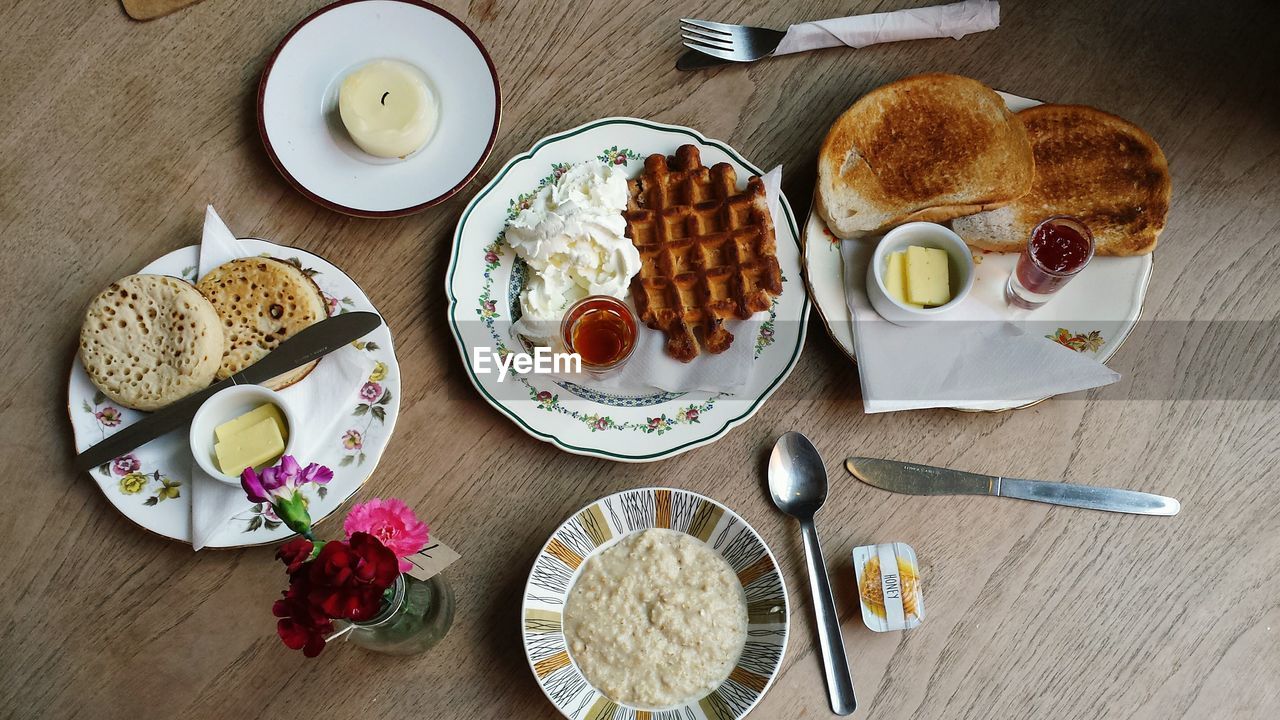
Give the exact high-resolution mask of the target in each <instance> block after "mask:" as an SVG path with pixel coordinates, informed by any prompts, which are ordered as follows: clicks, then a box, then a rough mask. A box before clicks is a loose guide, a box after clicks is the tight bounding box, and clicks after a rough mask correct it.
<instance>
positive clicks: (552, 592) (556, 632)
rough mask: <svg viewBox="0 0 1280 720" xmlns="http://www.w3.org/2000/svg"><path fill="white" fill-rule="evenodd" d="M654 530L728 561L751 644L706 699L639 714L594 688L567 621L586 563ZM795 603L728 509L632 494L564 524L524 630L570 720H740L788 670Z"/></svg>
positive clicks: (532, 659)
mask: <svg viewBox="0 0 1280 720" xmlns="http://www.w3.org/2000/svg"><path fill="white" fill-rule="evenodd" d="M649 528H664V529H669V530H677V531H679V532H683V533H687V534H688V535H691V536H693V537H695V538H697V539H699V540H701V541H702V542H704V543H706V544H707V546H708V547H710V548H711V549H712V550H714V551H715V552H716V553H717V554H719V555H720V556H721V557H723V558H724V559H725V561H726V562H728V563H729V565H730V566H731V567H732V568H733V570H734V572H735V573H736V574H737V576H738V579H739V581H741V583H742V588H743V591H744V593H745V594H746V599H747V643H746V647H744V648H743V650H742V655H741V657H739V659H738V662H737V665H736V667H735V668H734V669H733V671H732V672H730V673H729V677H728V678H726V679H725V680H724V681H723V682H722V683H721V684H720V686H719V687H718V688H716V689H715V690H713V691H712V692H711V693H710V694H708V695H707V696H706V697H702V698H698V699H697V700H696V701H693V702H690V703H689V704H687V705H683V706H680V707H675V708H665V709H661V710H656V711H655V710H653V709H650V708H634V707H629V706H627V705H623V704H620V703H617V702H614V701H613V700H610V699H609V698H607V697H605V696H604V695H603V694H602V693H600V691H598V690H596V689H595V688H593V687H592V686H591V684H590V683H589V682H587V679H586V677H584V676H583V674H582V671H581V670H580V669H579V668H578V665H577V663H576V662H575V661H574V659H573V655H572V654H571V653H570V651H569V647H568V643H567V642H566V640H565V636H564V624H563V622H562V615H563V611H564V607H565V604H566V602H567V601H568V598H569V590H570V589H571V588H572V587H573V583H574V582H575V581H576V580H577V577H578V574H579V573H580V572H581V570H582V567H583V566H584V565H585V564H586V561H587V560H588V559H589V558H591V557H593V556H594V555H596V554H598V553H601V552H603V551H604V550H605V549H607V548H609V547H610V546H611V545H613V544H614V543H616V542H618V541H619V540H621V539H622V538H624V537H626V536H627V535H630V534H632V533H635V532H639V531H641V530H646V529H649ZM789 607H790V606H789V604H788V598H787V588H786V583H785V582H784V581H783V579H782V574H781V572H779V570H778V562H777V560H776V559H775V558H774V557H773V553H772V552H770V551H769V548H768V546H767V545H765V542H764V540H763V539H762V538H761V537H760V534H759V533H757V532H756V531H755V529H754V528H752V527H751V526H750V525H748V524H747V522H746V521H745V520H743V519H742V518H741V517H738V515H737V514H736V513H734V512H733V511H732V510H730V509H729V508H727V507H725V506H724V505H721V504H720V503H718V502H716V501H715V500H712V499H711V498H708V497H704V496H702V495H699V494H697V493H692V492H688V491H687V490H675V489H671V488H641V489H638V490H625V491H623V492H620V493H615V494H613V495H610V496H608V497H605V498H602V499H600V500H597V501H596V502H594V503H591V504H590V505H588V506H586V507H585V508H583V509H582V510H579V511H578V512H577V513H574V515H573V516H572V517H570V518H569V519H568V520H566V521H565V522H564V524H563V525H561V526H560V527H559V528H557V529H556V531H555V532H554V533H553V534H552V535H551V537H550V539H548V540H547V543H546V544H545V545H543V546H542V549H541V550H539V551H538V556H537V558H536V559H535V560H534V562H533V569H532V570H531V571H530V572H529V581H528V583H527V584H526V585H525V591H524V599H523V601H522V603H521V608H520V631H521V636H522V637H523V638H524V651H525V657H526V658H527V659H528V660H529V667H530V669H531V670H533V675H534V677H535V678H536V679H537V681H538V686H539V687H540V688H542V692H544V693H546V696H547V698H548V699H549V700H551V702H552V704H554V705H555V706H556V709H557V710H559V711H560V712H561V713H563V714H564V716H565V717H569V718H592V719H593V720H634V719H635V718H637V717H644V716H643V715H639V714H638V713H646V714H647V716H648V717H651V718H654V719H655V720H658V719H660V718H661V719H668V720H677V719H678V720H704V719H705V720H738V719H739V718H742V717H744V716H745V715H746V714H747V713H749V712H750V711H751V709H752V708H753V707H755V706H756V704H757V703H759V702H760V698H762V697H763V696H764V694H765V692H766V691H768V689H769V686H770V685H772V684H773V681H774V679H776V678H777V676H778V671H779V669H780V668H781V667H782V658H783V655H784V654H785V653H786V650H787V632H788V630H789Z"/></svg>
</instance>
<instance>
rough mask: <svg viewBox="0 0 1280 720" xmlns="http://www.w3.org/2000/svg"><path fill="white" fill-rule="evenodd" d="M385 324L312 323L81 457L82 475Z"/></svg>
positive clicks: (364, 317) (350, 316)
mask: <svg viewBox="0 0 1280 720" xmlns="http://www.w3.org/2000/svg"><path fill="white" fill-rule="evenodd" d="M381 324H382V318H380V317H378V314H377V313H373V312H349V313H342V314H341V315H334V316H333V317H331V318H328V319H325V320H321V321H320V322H318V323H316V324H314V325H310V326H308V327H306V328H304V329H302V330H301V331H300V332H298V334H297V335H294V336H293V337H291V338H289V339H287V340H285V341H284V342H282V343H280V344H279V345H278V346H277V347H276V349H275V350H272V351H271V353H270V354H268V355H267V356H266V357H264V358H262V359H261V360H259V361H258V362H256V363H254V364H252V365H250V366H249V367H247V368H245V369H244V370H241V371H240V372H238V373H236V374H235V375H232V376H231V377H229V378H227V379H226V380H223V381H221V382H218V383H214V384H213V385H210V386H209V387H207V388H205V389H204V390H201V391H200V392H198V393H195V394H192V395H188V396H186V397H184V398H182V399H181V400H178V401H177V402H175V403H173V404H171V405H169V406H168V407H166V408H164V409H163V410H157V411H156V412H153V413H151V414H150V415H147V416H146V417H144V418H142V419H141V420H138V421H137V422H135V423H133V424H132V425H130V426H128V427H126V428H124V429H122V430H121V431H120V432H117V433H116V434H114V435H112V436H111V437H109V438H107V439H105V440H103V441H102V442H100V443H98V444H97V445H94V446H93V447H91V448H89V449H88V450H85V451H84V452H82V453H80V454H79V455H77V456H76V459H75V469H76V470H77V471H87V470H91V469H93V468H95V467H97V466H98V465H101V464H103V463H105V462H109V461H111V460H114V459H115V458H118V457H120V456H121V455H124V454H125V453H127V452H129V451H130V450H133V449H134V448H137V447H138V446H140V445H142V444H144V443H147V442H149V441H151V440H154V439H156V438H158V437H160V436H161V435H164V434H165V433H167V432H169V431H171V430H176V429H177V428H180V427H182V426H183V425H185V424H186V423H187V422H188V421H189V420H191V418H192V417H193V416H194V415H195V414H196V410H198V409H199V408H200V405H201V404H203V403H204V401H205V400H207V399H209V397H210V396H211V395H213V394H214V393H216V392H218V391H219V390H222V389H224V388H228V387H231V386H232V385H256V384H258V383H261V382H265V381H267V380H270V379H271V378H273V377H275V376H277V375H280V374H282V373H286V372H288V371H290V370H292V369H294V368H296V367H298V366H300V365H306V364H307V363H309V362H311V361H312V360H316V359H318V358H321V357H324V356H325V355H328V354H329V353H331V352H333V351H334V350H337V349H338V348H340V347H342V346H343V345H346V344H347V343H349V342H351V341H352V340H355V339H357V338H359V337H361V336H364V335H367V334H368V333H370V332H372V331H373V330H374V329H375V328H377V327H378V326H379V325H381Z"/></svg>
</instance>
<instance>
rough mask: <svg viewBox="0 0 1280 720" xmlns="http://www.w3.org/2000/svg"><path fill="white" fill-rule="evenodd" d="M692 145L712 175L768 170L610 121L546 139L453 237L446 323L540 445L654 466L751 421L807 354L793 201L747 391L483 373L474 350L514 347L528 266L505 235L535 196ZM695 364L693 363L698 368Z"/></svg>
mask: <svg viewBox="0 0 1280 720" xmlns="http://www.w3.org/2000/svg"><path fill="white" fill-rule="evenodd" d="M684 144H692V145H695V146H696V147H697V148H698V150H699V152H700V153H701V155H702V160H703V162H704V163H705V164H706V165H707V166H711V165H714V164H715V163H718V162H727V163H729V164H730V165H732V166H733V168H734V170H735V171H736V172H737V174H738V178H739V182H740V183H741V182H745V180H746V178H747V176H749V175H760V174H762V173H761V170H760V169H759V168H757V167H756V166H755V165H752V164H751V163H749V162H747V161H746V159H744V158H743V157H742V156H741V155H740V154H738V152H737V151H735V150H734V149H733V148H731V147H729V146H728V145H726V144H724V143H722V142H720V141H717V140H709V139H707V138H705V137H703V136H702V135H701V134H699V133H698V132H697V131H695V130H691V129H689V128H685V127H679V126H676V125H663V124H661V123H656V122H652V121H649V120H639V119H636V118H605V119H603V120H597V121H595V122H590V123H587V124H585V125H581V126H579V127H576V128H573V129H572V130H566V131H565V132H561V133H557V134H555V135H551V136H549V137H546V138H543V139H542V140H539V141H538V142H537V143H535V144H534V146H533V148H532V149H530V150H529V151H528V152H525V153H522V154H520V155H517V156H516V157H514V158H512V159H511V160H509V161H508V162H507V164H506V165H505V166H503V168H502V170H500V171H499V172H498V174H497V176H496V177H495V178H494V179H493V180H492V181H491V182H490V183H489V184H488V185H486V186H485V187H484V189H482V190H481V191H480V192H479V193H477V194H476V196H475V197H474V198H473V199H472V200H471V202H470V203H469V204H468V205H467V207H466V209H465V210H463V212H462V219H461V220H460V221H459V222H458V228H457V230H456V232H455V233H454V240H453V255H452V258H451V259H450V262H449V273H448V277H447V279H446V282H445V291H446V293H447V294H448V296H449V324H450V327H451V328H452V330H453V334H454V338H455V340H457V342H458V349H459V351H460V352H461V354H462V362H463V365H464V366H465V367H466V370H467V375H468V376H469V377H470V379H471V382H472V384H473V385H475V387H476V389H477V390H479V391H480V394H481V396H482V397H484V399H485V400H486V401H487V402H488V403H489V404H490V405H493V406H494V407H495V408H497V409H498V410H500V411H502V412H503V413H504V414H505V415H507V416H508V417H510V418H511V419H512V420H513V421H515V423H516V424H517V425H519V426H520V427H521V428H523V429H524V430H525V431H526V432H528V433H529V434H530V435H533V436H534V437H536V438H538V439H539V440H543V441H545V442H550V443H554V444H555V445H557V446H558V447H560V448H562V449H564V450H567V451H569V452H572V453H577V454H580V455H592V456H595V457H602V458H606V459H610V460H621V461H626V462H647V461H652V460H658V459H661V458H664V457H670V456H672V455H676V454H678V453H681V452H684V451H686V450H690V449H692V448H695V447H698V446H700V445H705V444H707V443H710V442H712V441H714V440H715V439H716V438H718V437H720V436H721V435H723V434H724V433H726V432H728V431H729V430H730V429H731V428H733V427H736V426H737V425H740V424H742V423H743V422H746V420H747V419H748V418H750V417H751V415H752V414H754V413H755V412H756V411H757V410H758V409H759V408H760V406H761V405H763V404H764V401H765V400H766V399H768V397H769V395H771V394H772V393H773V391H774V390H776V389H777V387H778V386H779V385H780V384H781V383H782V381H783V380H784V379H785V378H786V377H787V375H788V374H789V373H790V372H791V368H792V367H794V366H795V363H796V360H798V359H799V357H800V350H801V348H802V347H803V346H804V334H805V325H806V321H807V319H808V316H809V299H808V297H807V295H806V293H805V288H804V285H803V283H802V281H801V279H800V243H799V231H798V229H797V227H796V221H795V216H794V214H793V213H792V211H791V206H790V204H788V203H787V199H786V198H785V197H781V198H780V199H779V200H780V202H779V213H780V215H781V217H778V218H775V221H774V227H775V232H776V233H777V248H778V249H777V254H778V264H779V265H781V267H782V275H783V283H782V287H783V292H782V295H781V296H779V297H778V298H776V299H775V300H774V303H773V307H772V308H771V309H770V311H769V318H768V320H766V321H765V322H764V323H763V324H762V325H761V326H760V330H759V332H758V334H757V336H756V337H754V338H746V337H739V338H738V339H737V340H735V342H751V343H754V345H755V367H753V368H752V372H751V379H750V381H749V383H748V385H747V387H746V388H745V389H744V390H742V391H741V392H739V393H736V394H733V395H729V394H724V393H715V392H686V393H651V394H638V395H619V394H615V393H611V392H604V391H601V390H598V389H595V388H591V387H590V386H587V385H585V384H579V383H571V382H565V381H557V380H553V379H552V378H551V377H549V376H547V375H537V374H516V373H512V374H509V375H508V376H507V377H506V378H505V379H504V380H502V381H499V380H498V375H497V373H492V372H490V373H484V372H478V371H477V368H476V363H475V357H474V356H473V353H474V352H475V350H476V349H477V348H483V349H485V350H487V351H490V352H493V353H496V354H497V355H499V356H502V355H505V354H506V353H508V352H511V351H513V350H514V351H518V350H521V349H522V348H519V347H514V348H513V347H512V345H513V344H514V341H513V340H512V339H511V334H510V328H511V325H512V323H513V322H515V320H516V319H518V317H519V315H518V313H519V307H520V303H519V295H520V288H521V287H522V286H523V282H524V265H523V263H522V262H521V261H519V259H518V258H516V256H515V253H514V252H513V251H512V250H511V248H510V247H509V246H508V245H507V243H506V240H505V238H504V234H503V230H504V227H505V226H506V223H507V220H508V219H509V218H511V217H514V216H515V214H516V213H518V212H519V211H520V210H521V208H522V207H523V206H524V204H525V203H526V202H527V201H528V199H529V198H530V197H531V196H532V195H533V193H535V192H536V191H537V190H538V189H539V188H541V187H542V186H543V185H545V184H546V183H548V182H550V181H552V180H554V179H555V178H556V177H558V175H559V174H560V173H563V172H564V170H565V169H566V168H567V167H568V166H569V165H571V164H573V163H577V162H582V161H585V160H591V159H599V160H601V161H603V162H608V163H613V164H615V165H618V166H621V167H623V168H625V169H626V171H627V174H628V175H629V176H635V175H638V174H639V173H640V171H641V170H642V169H643V166H644V158H645V157H647V156H649V155H651V154H653V153H658V152H661V153H666V154H673V153H674V152H675V150H676V148H678V147H679V146H680V145H684ZM694 362H697V361H696V360H695V361H694Z"/></svg>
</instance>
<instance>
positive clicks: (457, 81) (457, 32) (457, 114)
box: [258, 0, 502, 218]
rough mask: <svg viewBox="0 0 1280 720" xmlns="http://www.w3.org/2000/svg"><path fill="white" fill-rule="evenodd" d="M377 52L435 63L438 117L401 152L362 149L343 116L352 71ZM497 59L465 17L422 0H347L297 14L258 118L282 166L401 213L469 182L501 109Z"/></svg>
mask: <svg viewBox="0 0 1280 720" xmlns="http://www.w3.org/2000/svg"><path fill="white" fill-rule="evenodd" d="M378 58H393V59H397V60H402V61H404V62H407V63H409V64H411V65H413V66H415V67H417V68H418V69H420V70H422V71H423V73H425V74H426V76H427V78H428V81H429V82H430V84H431V86H432V88H433V89H434V90H435V93H436V96H437V99H438V101H439V103H440V125H439V127H438V128H436V131H435V133H434V135H432V137H431V139H430V140H428V142H427V144H426V145H425V146H424V147H423V148H422V149H421V150H419V151H418V152H417V153H414V154H413V155H410V156H409V157H408V158H406V159H403V160H386V159H382V158H375V157H373V156H371V155H367V154H365V153H364V152H363V151H361V150H360V149H359V148H358V147H357V146H356V145H355V143H353V142H352V141H351V138H350V137H349V136H348V135H347V132H346V130H345V128H344V127H343V125H342V120H341V119H340V118H339V117H338V112H337V102H338V101H337V98H338V87H339V86H340V85H341V83H342V79H343V78H344V77H346V75H347V74H348V73H349V72H350V71H352V70H354V69H356V68H358V67H359V66H361V65H363V64H365V63H366V62H369V61H370V60H375V59H378ZM501 104H502V101H501V92H500V90H499V88H498V71H497V69H496V68H495V67H494V65H493V60H492V59H490V57H489V53H488V52H487V51H486V50H485V48H484V46H483V45H482V44H481V43H480V40H479V38H477V37H476V35H475V33H473V32H472V31H471V29H470V28H468V27H467V26H466V25H464V24H463V23H462V22H461V21H460V20H458V19H457V18H455V17H454V16H452V15H450V14H449V13H447V12H445V11H444V10H441V9H440V8H438V7H436V6H435V5H431V4H430V3H426V2H420V1H419V0H340V2H336V3H333V4H332V5H327V6H325V7H323V8H321V9H319V10H317V11H316V12H314V13H312V14H311V15H310V16H308V17H307V18H306V19H305V20H303V21H302V22H300V23H298V24H297V25H296V26H295V27H294V28H293V29H292V30H290V31H289V34H288V35H286V36H285V38H284V40H282V41H281V42H280V45H279V46H278V47H277V48H276V50H275V52H274V53H272V55H271V57H270V58H269V59H268V60H267V65H266V68H265V69H264V70H263V72H262V80H261V83H260V84H259V86H258V130H259V133H260V135H261V137H262V144H263V147H265V148H266V150H267V155H269V156H270V158H271V162H272V163H273V164H274V165H275V166H276V169H277V170H279V171H280V174H281V175H283V176H284V178H285V179H286V180H287V181H288V182H289V184H291V185H293V186H294V188H296V189H297V190H298V192H300V193H302V194H303V195H305V196H307V197H308V198H310V199H311V200H313V201H315V202H317V203H319V204H321V205H323V206H325V207H327V208H329V209H331V210H334V211H337V212H341V213H345V214H348V215H355V216H359V217H370V218H380V217H398V216H401V215H409V214H412V213H415V212H418V211H420V210H423V209H426V208H428V207H431V206H432V205H435V204H437V203H440V202H443V201H444V200H446V199H448V198H449V197H451V196H452V195H453V194H454V193H456V192H458V191H459V190H461V189H462V187H463V186H464V185H466V184H467V183H468V182H469V181H470V180H471V178H473V177H475V174H476V173H477V172H479V170H480V166H481V165H482V164H483V163H484V161H485V159H486V158H487V157H488V156H489V152H490V151H491V150H492V149H493V143H494V140H495V139H496V138H497V135H498V122H499V119H500V116H501Z"/></svg>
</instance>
